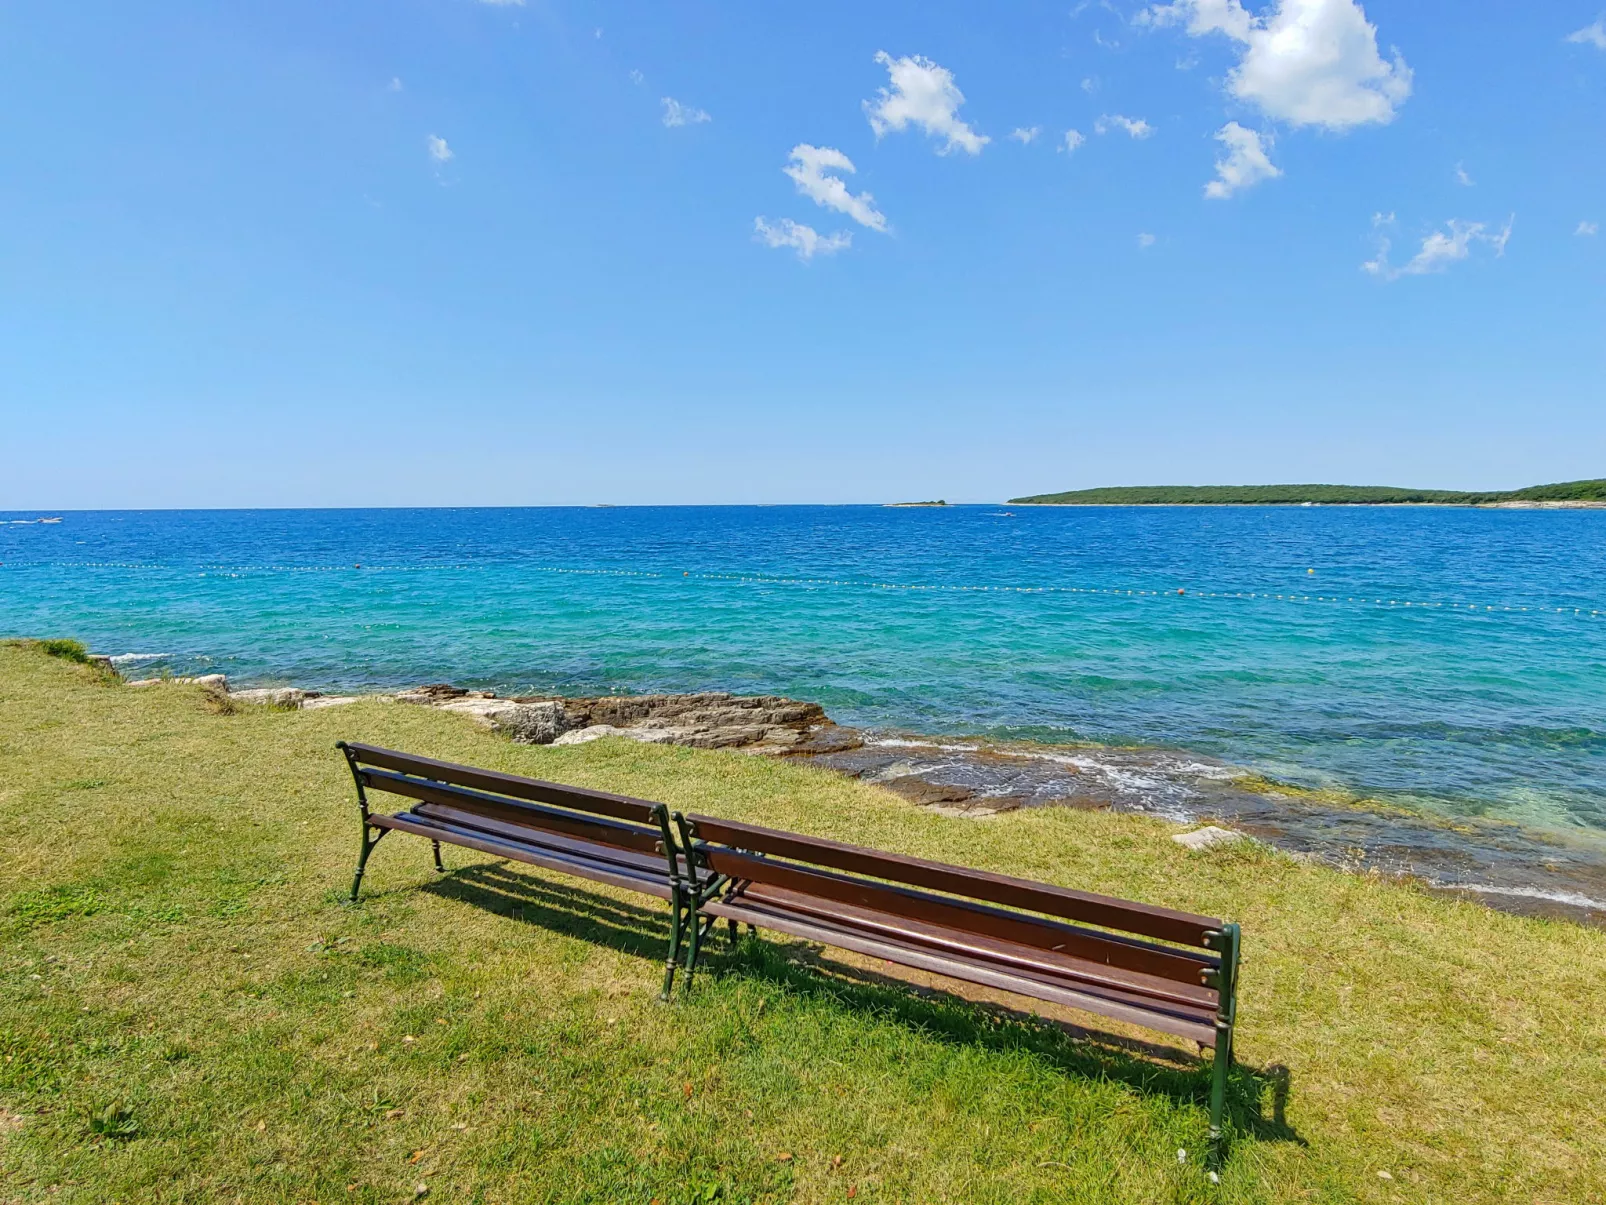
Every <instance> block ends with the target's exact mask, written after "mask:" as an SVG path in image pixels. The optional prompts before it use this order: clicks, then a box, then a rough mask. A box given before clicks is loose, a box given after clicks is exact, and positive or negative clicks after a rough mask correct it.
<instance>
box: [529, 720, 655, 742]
mask: <svg viewBox="0 0 1606 1205" xmlns="http://www.w3.org/2000/svg"><path fill="white" fill-rule="evenodd" d="M605 736H622V737H624V739H625V740H627V741H636V742H637V743H639V744H643V745H668V744H671V743H673V742H674V738H675V736H676V733H674V732H673V731H670V730H668V729H664V728H616V727H615V726H614V725H612V724H592V725H591V726H590V727H589V728H576V729H575V730H574V731H573V732H565V733H564V734H563V735H562V736H560V737H558V739H557V740H555V741H553V742H552V743H553V744H554V745H584V744H587V743H589V742H591V741H599V740H601V739H602V738H603V737H605Z"/></svg>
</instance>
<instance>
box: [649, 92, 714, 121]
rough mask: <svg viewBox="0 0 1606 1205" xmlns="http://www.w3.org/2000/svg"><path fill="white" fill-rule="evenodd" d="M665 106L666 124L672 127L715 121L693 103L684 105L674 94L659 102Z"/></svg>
mask: <svg viewBox="0 0 1606 1205" xmlns="http://www.w3.org/2000/svg"><path fill="white" fill-rule="evenodd" d="M658 103H659V104H661V105H663V107H664V124H665V125H666V126H668V127H669V128H670V129H674V128H675V127H677V126H697V125H702V124H703V123H704V122H705V121H713V120H714V119H713V118H712V117H710V116H709V115H708V114H707V112H705V111H704V110H702V109H699V108H696V107H695V106H693V105H683V104H681V103H680V102H679V101H678V100H676V99H675V98H674V97H673V96H665V97H663V98H662V99H661V100H660V101H659V102H658Z"/></svg>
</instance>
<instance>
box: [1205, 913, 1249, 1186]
mask: <svg viewBox="0 0 1606 1205" xmlns="http://www.w3.org/2000/svg"><path fill="white" fill-rule="evenodd" d="M1242 940H1243V939H1242V937H1241V935H1240V933H1239V931H1238V926H1237V925H1223V926H1222V927H1221V933H1220V935H1219V944H1218V945H1217V946H1216V948H1217V949H1218V950H1219V951H1220V952H1221V972H1220V975H1221V978H1220V980H1219V981H1218V982H1219V986H1220V992H1221V994H1220V1003H1219V1004H1218V1005H1217V1006H1216V1061H1215V1065H1214V1066H1213V1067H1212V1068H1211V1069H1210V1156H1209V1166H1210V1171H1211V1175H1214V1174H1215V1173H1216V1172H1217V1171H1218V1170H1219V1169H1220V1167H1221V1164H1222V1161H1223V1160H1224V1159H1225V1157H1226V1151H1227V1133H1226V1115H1227V1080H1228V1079H1229V1077H1230V1076H1231V1075H1232V1038H1233V1028H1234V1025H1235V1023H1236V1021H1237V1019H1238V954H1239V949H1240V947H1241V945H1242Z"/></svg>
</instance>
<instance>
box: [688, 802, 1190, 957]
mask: <svg viewBox="0 0 1606 1205" xmlns="http://www.w3.org/2000/svg"><path fill="white" fill-rule="evenodd" d="M686 819H687V820H688V821H690V822H692V823H693V824H694V825H695V826H696V833H697V836H698V837H700V838H701V839H702V840H704V841H710V842H714V843H717V844H721V845H728V846H733V847H737V848H741V849H749V850H753V851H755V852H758V853H766V854H773V855H775V856H776V857H781V858H791V859H794V860H796V861H799V862H809V863H812V864H813V865H816V866H828V867H830V868H832V869H833V870H844V871H848V872H849V873H852V874H863V875H869V876H871V877H872V878H881V879H892V880H895V881H897V882H900V883H908V884H909V885H911V886H914V887H926V888H929V889H932V890H935V891H946V892H951V893H952V894H954V895H963V896H968V897H969V898H971V899H980V900H987V901H989V902H991V903H994V904H1004V905H1007V906H1009V907H1013V908H1027V909H1030V910H1032V911H1034V912H1046V913H1048V914H1050V915H1052V916H1059V917H1064V918H1065V919H1067V920H1079V921H1083V922H1086V923H1087V924H1093V925H1103V926H1106V927H1108V928H1111V929H1119V930H1121V931H1122V932H1125V933H1136V934H1141V935H1142V936H1145V937H1154V938H1158V939H1160V940H1161V941H1174V942H1179V943H1181V944H1183V945H1189V946H1195V947H1203V946H1204V945H1205V937H1206V934H1208V933H1211V932H1213V931H1219V930H1220V928H1221V925H1222V922H1221V921H1219V920H1217V919H1215V918H1213V917H1208V916H1197V915H1195V914H1193V913H1191V912H1178V911H1176V910H1175V909H1171V908H1159V907H1155V906H1153V905H1150V904H1139V903H1134V902H1132V901H1130V900H1120V899H1116V898H1114V897H1113V896H1106V895H1094V894H1093V893H1091V892H1086V891H1074V890H1072V889H1070V888H1068V887H1053V886H1050V885H1048V884H1045V883H1034V882H1032V881H1030V880H1028V879H1016V878H1011V877H1009V876H1007V875H1000V874H991V873H989V872H987V871H982V870H972V869H970V868H969V867H965V866H952V865H949V864H947V863H944V862H928V861H926V860H924V859H922V858H909V857H904V856H902V855H899V854H888V853H883V852H881V851H880V850H874V849H866V848H864V847H863V846H860V845H847V844H844V843H842V842H840V841H828V840H825V839H824V838H821V837H803V836H799V835H797V834H795V833H785V832H780V831H778V830H775V829H768V828H760V827H758V826H757V825H752V824H739V823H736V822H735V821H730V820H720V819H718V818H716V817H713V816H694V815H689V816H687V817H686Z"/></svg>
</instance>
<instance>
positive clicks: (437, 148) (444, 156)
mask: <svg viewBox="0 0 1606 1205" xmlns="http://www.w3.org/2000/svg"><path fill="white" fill-rule="evenodd" d="M424 145H425V146H427V147H428V148H429V157H430V158H431V159H433V160H434V161H435V162H436V163H450V162H451V161H452V160H453V159H455V158H457V155H456V154H455V153H454V152H453V151H452V148H451V147H449V146H447V145H446V139H444V138H442V137H441V136H440V135H439V134H430V135H429V136H428V137H426V138H425V139H424Z"/></svg>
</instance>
